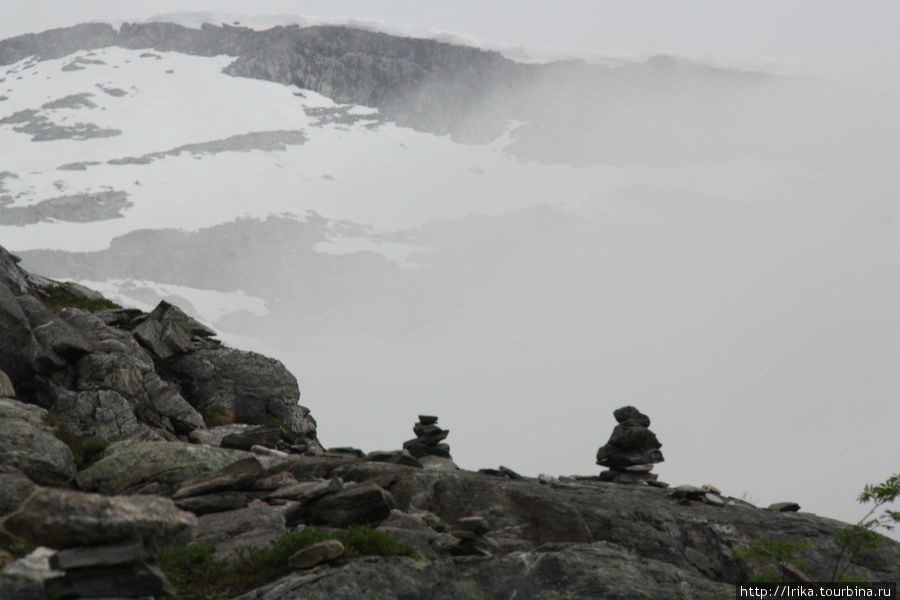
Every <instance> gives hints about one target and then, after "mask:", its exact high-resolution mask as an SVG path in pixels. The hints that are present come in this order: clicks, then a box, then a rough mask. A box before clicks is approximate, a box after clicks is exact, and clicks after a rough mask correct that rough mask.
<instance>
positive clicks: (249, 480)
mask: <svg viewBox="0 0 900 600" xmlns="http://www.w3.org/2000/svg"><path fill="white" fill-rule="evenodd" d="M262 473H263V466H262V464H260V462H259V460H257V458H256V457H255V456H250V457H248V458H244V459H241V460H238V461H236V462H233V463H231V464H230V465H228V466H227V467H223V468H221V469H219V470H218V471H215V472H213V473H210V474H209V475H204V476H203V477H200V478H198V479H192V480H191V481H188V482H186V483H185V484H184V485H182V486H181V487H180V488H178V490H177V491H176V492H175V494H173V495H172V498H174V499H176V500H178V499H180V498H189V497H191V496H199V495H201V494H211V493H213V492H221V491H237V490H244V489H247V488H249V487H250V486H252V485H253V484H254V483H255V482H256V480H257V479H259V477H260V475H262Z"/></svg>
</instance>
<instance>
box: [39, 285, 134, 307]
mask: <svg viewBox="0 0 900 600" xmlns="http://www.w3.org/2000/svg"><path fill="white" fill-rule="evenodd" d="M34 296H35V298H37V299H38V300H40V301H41V302H42V303H43V305H44V306H46V307H47V308H49V309H54V310H55V309H57V308H65V307H73V308H82V309H84V310H87V311H90V312H97V311H98V310H106V309H109V308H122V307H121V306H120V305H118V304H116V303H115V302H113V301H111V300H107V299H106V298H98V299H96V300H91V299H89V298H85V297H83V296H79V295H76V294H73V293H72V292H70V291H69V290H67V289H66V288H64V287H62V286H58V285H51V286H47V287H43V288H40V289H39V290H38V291H37V292H35V294H34Z"/></svg>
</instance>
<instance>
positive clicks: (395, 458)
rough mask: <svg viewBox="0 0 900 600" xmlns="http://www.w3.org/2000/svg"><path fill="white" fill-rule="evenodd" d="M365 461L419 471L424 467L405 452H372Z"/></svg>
mask: <svg viewBox="0 0 900 600" xmlns="http://www.w3.org/2000/svg"><path fill="white" fill-rule="evenodd" d="M366 460H370V461H372V462H386V463H394V464H397V465H406V466H407V467H416V468H419V469H421V468H422V467H423V466H424V465H422V463H421V462H420V461H419V459H417V458H416V457H414V456H413V455H412V454H410V453H409V452H407V451H406V450H374V451H372V452H369V453H368V454H367V455H366Z"/></svg>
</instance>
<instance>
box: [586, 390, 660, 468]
mask: <svg viewBox="0 0 900 600" xmlns="http://www.w3.org/2000/svg"><path fill="white" fill-rule="evenodd" d="M613 416H614V417H615V418H616V421H618V422H619V424H618V425H616V427H615V429H613V432H612V435H611V436H609V441H608V442H607V443H606V445H605V446H601V447H600V449H599V450H597V464H598V465H603V466H604V467H608V469H607V470H606V471H603V472H601V473H600V479H601V480H602V481H614V482H616V483H643V482H647V483H653V484H656V479H657V477H658V476H657V475H656V474H655V473H651V472H650V471H651V470H653V463H658V462H662V461H663V460H665V459H664V458H663V455H662V452H660V451H659V449H660V448H661V447H662V444H660V443H659V440H658V439H656V434H655V433H653V432H652V431H650V429H649V427H650V417H648V416H647V415H645V414H644V413H642V412H641V411H639V410H638V409H636V408H635V407H633V406H623V407H622V408H619V409H617V410H615V411H613Z"/></svg>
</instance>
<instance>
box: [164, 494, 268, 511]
mask: <svg viewBox="0 0 900 600" xmlns="http://www.w3.org/2000/svg"><path fill="white" fill-rule="evenodd" d="M252 499H253V495H252V494H250V493H248V492H218V493H213V494H203V495H202V496H191V497H190V498H182V499H181V500H176V501H175V506H177V507H178V508H180V509H181V510H186V511H188V512H192V513H194V514H195V515H197V516H198V517H199V516H201V515H208V514H210V513H217V512H225V511H229V510H237V509H239V508H244V507H245V506H247V504H249V502H250V500H252Z"/></svg>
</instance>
